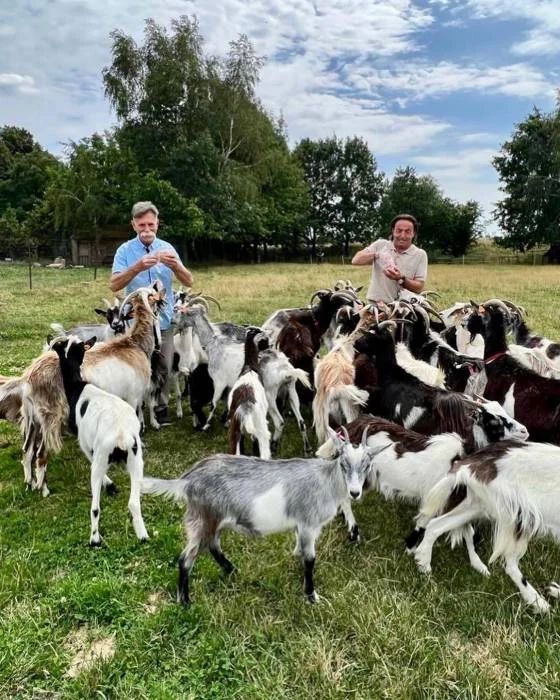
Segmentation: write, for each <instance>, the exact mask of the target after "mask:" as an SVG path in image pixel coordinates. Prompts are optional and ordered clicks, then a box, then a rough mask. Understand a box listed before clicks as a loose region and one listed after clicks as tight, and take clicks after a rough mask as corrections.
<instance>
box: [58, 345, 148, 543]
mask: <svg viewBox="0 0 560 700" xmlns="http://www.w3.org/2000/svg"><path fill="white" fill-rule="evenodd" d="M94 343H95V337H94V338H91V339H90V340H88V341H85V342H84V341H80V340H79V338H77V337H76V336H70V337H69V338H64V339H58V340H57V339H55V340H54V341H53V342H52V345H51V347H52V349H53V350H54V352H56V354H57V355H58V358H59V362H60V369H61V373H62V381H63V384H64V391H65V394H66V398H67V400H68V405H69V407H70V412H69V426H70V429H71V431H72V432H73V433H74V434H76V435H77V436H78V442H79V443H80V448H81V450H82V452H83V453H84V454H85V455H86V457H87V458H88V460H89V461H90V462H91V533H90V539H89V543H90V545H91V546H96V545H99V544H101V535H100V534H99V513H100V495H101V485H102V483H103V479H104V477H105V475H106V473H107V470H108V469H109V466H110V465H111V464H112V463H114V462H122V461H126V468H127V471H128V473H129V475H130V498H129V501H128V508H129V510H130V513H131V515H132V523H133V525H134V531H135V533H136V536H137V537H138V539H139V540H147V539H148V533H147V531H146V527H145V526H144V521H143V520H142V511H141V509H140V481H141V479H142V475H143V461H142V443H141V440H140V422H139V420H138V417H137V416H136V413H135V412H134V409H133V408H132V407H131V406H130V405H129V404H128V403H126V402H125V401H123V400H122V399H120V398H119V397H118V396H115V395H114V394H109V393H108V392H106V391H103V389H99V388H98V387H96V386H93V385H92V384H88V383H86V382H84V381H83V380H82V378H81V374H80V367H81V365H82V362H83V359H84V355H85V354H86V350H89V349H90V347H92V346H93V344H94Z"/></svg>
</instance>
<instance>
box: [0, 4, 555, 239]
mask: <svg viewBox="0 0 560 700" xmlns="http://www.w3.org/2000/svg"><path fill="white" fill-rule="evenodd" d="M559 2H560V0H532V2H527V0H507V2H505V1H502V0H416V1H414V2H413V1H409V0H151V2H150V3H148V4H147V3H145V2H140V1H139V0H105V1H104V2H99V1H98V0H19V2H12V3H7V2H5V3H1V5H0V38H1V39H2V53H1V56H0V123H1V124H12V125H16V126H23V127H25V128H27V129H29V130H30V131H31V132H32V133H33V135H34V137H35V138H36V139H37V141H39V143H40V144H41V145H42V146H43V147H45V148H47V149H48V150H50V151H51V152H53V153H55V154H61V153H62V150H63V144H64V142H66V141H68V140H69V139H72V140H79V139H81V138H84V137H87V136H91V134H93V133H94V132H95V131H98V132H99V131H103V130H104V129H106V128H109V127H110V126H112V125H114V124H115V123H116V119H115V115H114V114H113V113H112V112H111V110H110V108H109V104H108V102H107V100H106V99H105V97H104V93H103V84H102V78H101V71H102V69H103V68H104V67H105V66H107V65H109V63H110V60H111V56H110V49H111V39H110V32H111V31H112V30H113V29H119V30H121V31H123V32H125V33H126V34H129V35H131V36H132V37H133V38H134V39H135V40H136V41H138V42H141V40H142V34H143V28H144V20H145V19H146V18H147V17H148V16H149V17H152V18H153V19H154V20H155V21H156V22H158V23H160V24H164V25H166V26H169V24H170V22H171V20H172V19H174V18H177V17H179V16H180V15H183V14H187V15H191V16H192V15H196V16H197V18H198V20H199V23H200V29H201V32H202V34H203V36H204V38H205V48H206V51H207V52H208V53H211V54H214V55H225V54H226V53H227V50H228V44H229V42H230V41H232V40H234V39H236V38H237V37H238V35H239V34H240V33H242V32H243V33H245V34H247V35H248V37H249V38H250V39H251V41H252V42H253V44H254V46H255V48H256V50H257V52H258V53H259V54H260V55H263V56H265V57H266V59H267V62H266V65H265V67H264V68H263V70H262V73H261V81H260V84H259V86H258V89H257V94H258V96H259V98H260V100H261V101H262V103H263V105H264V106H265V107H266V108H267V109H268V110H269V111H270V112H271V113H272V114H274V115H276V116H280V115H282V116H283V118H284V120H285V121H286V124H287V130H288V136H289V139H290V144H291V145H292V146H293V145H295V144H296V143H297V142H298V141H299V140H300V139H302V138H305V137H308V138H311V139H317V138H325V137H329V136H332V135H335V134H336V135H337V136H339V137H342V138H345V137H351V136H354V135H357V136H360V137H363V138H364V139H365V140H366V141H367V143H368V145H369V146H370V148H371V150H372V152H373V154H374V155H375V157H376V159H377V163H378V167H379V169H380V170H382V171H383V172H385V173H386V174H387V176H389V177H391V176H392V175H393V173H394V171H395V168H397V167H404V166H407V165H410V166H413V167H414V168H416V170H417V172H418V173H419V174H427V173H430V174H431V175H433V176H434V177H435V179H436V180H437V181H438V183H439V185H440V186H441V188H442V189H443V191H444V193H445V194H446V195H447V196H449V197H451V198H453V199H455V200H457V201H460V202H465V201H467V200H468V199H475V200H477V201H478V202H480V204H481V205H482V207H483V209H484V212H485V217H486V221H488V222H489V219H490V214H491V210H492V208H493V205H494V203H495V202H496V201H497V200H498V199H500V197H501V195H500V192H499V189H498V188H499V182H498V179H497V175H496V172H495V170H494V168H493V167H492V165H491V160H492V157H493V156H494V155H495V154H496V153H497V152H498V151H499V149H500V147H501V145H502V144H503V143H504V141H505V140H507V139H508V138H509V137H510V136H511V134H512V133H513V131H514V129H515V125H516V124H517V123H519V122H520V121H523V120H524V119H525V117H526V116H527V115H528V114H529V112H530V111H531V110H532V109H533V107H534V106H536V107H538V108H539V109H541V110H543V111H545V112H547V111H550V110H551V109H552V108H553V107H554V105H555V100H556V90H557V88H559V87H560V63H559V62H558V58H559V54H560V4H559ZM487 230H488V231H489V232H491V233H492V232H494V233H495V232H496V230H497V229H496V227H495V225H493V224H490V223H489V224H488V229H487Z"/></svg>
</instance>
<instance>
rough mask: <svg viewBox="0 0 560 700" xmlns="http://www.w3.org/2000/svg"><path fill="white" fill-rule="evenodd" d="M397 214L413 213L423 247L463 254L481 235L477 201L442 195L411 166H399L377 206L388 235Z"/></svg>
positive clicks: (434, 185) (426, 176) (457, 254)
mask: <svg viewBox="0 0 560 700" xmlns="http://www.w3.org/2000/svg"><path fill="white" fill-rule="evenodd" d="M398 214H412V216H414V217H416V219H417V220H418V223H419V227H418V236H419V245H420V246H421V247H422V248H425V249H426V250H431V251H440V252H442V253H446V254H449V255H454V256H460V255H464V253H465V252H466V251H467V249H468V247H469V246H470V245H471V244H472V243H473V241H474V240H475V239H476V238H478V236H479V235H480V230H479V218H480V207H479V205H478V204H477V202H474V201H469V202H467V203H466V204H458V203H457V202H454V201H453V200H451V199H449V198H448V197H444V196H443V193H442V191H441V189H440V187H439V185H438V184H437V182H436V181H435V180H434V179H433V178H432V177H431V176H430V175H422V176H419V175H417V174H416V171H415V170H414V168H410V167H406V168H399V169H397V171H396V172H395V175H394V177H393V180H392V181H391V182H390V183H387V187H386V193H385V195H384V197H383V200H382V202H381V206H380V220H381V224H382V230H383V231H384V232H386V235H389V232H390V223H391V221H392V219H393V218H394V217H395V216H397V215H398Z"/></svg>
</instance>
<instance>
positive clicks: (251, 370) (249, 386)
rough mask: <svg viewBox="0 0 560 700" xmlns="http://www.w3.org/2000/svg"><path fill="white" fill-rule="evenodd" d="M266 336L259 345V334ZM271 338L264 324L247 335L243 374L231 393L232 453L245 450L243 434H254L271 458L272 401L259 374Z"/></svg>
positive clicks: (263, 454)
mask: <svg viewBox="0 0 560 700" xmlns="http://www.w3.org/2000/svg"><path fill="white" fill-rule="evenodd" d="M259 334H260V335H261V336H263V337H262V338H261V342H264V343H265V346H259V345H258V342H259V341H258V340H257V336H258V335H259ZM268 342H269V341H268V338H266V336H265V335H264V334H263V332H262V331H261V329H260V328H249V329H248V331H247V335H246V337H245V364H244V365H243V368H242V370H241V374H240V375H239V378H238V379H237V381H236V382H235V384H234V385H233V387H232V389H231V391H230V393H229V396H228V410H229V451H230V453H231V454H236V455H240V454H242V453H243V449H242V446H243V436H244V435H247V436H248V437H250V438H251V440H252V442H253V446H255V442H256V443H257V445H258V450H259V451H258V455H257V456H259V457H262V459H270V457H271V453H270V430H269V429H268V423H267V420H266V416H267V413H268V401H267V398H266V393H265V390H264V387H263V385H262V383H261V380H260V378H259V373H258V369H259V358H258V353H259V349H263V350H264V349H266V347H268Z"/></svg>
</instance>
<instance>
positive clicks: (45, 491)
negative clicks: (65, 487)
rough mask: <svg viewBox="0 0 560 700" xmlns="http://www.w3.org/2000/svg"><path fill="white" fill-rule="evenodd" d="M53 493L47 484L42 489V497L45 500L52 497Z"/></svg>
mask: <svg viewBox="0 0 560 700" xmlns="http://www.w3.org/2000/svg"><path fill="white" fill-rule="evenodd" d="M50 495H51V492H50V491H49V487H48V486H47V485H46V484H43V486H42V488H41V496H42V497H43V498H46V497H47V496H50Z"/></svg>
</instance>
